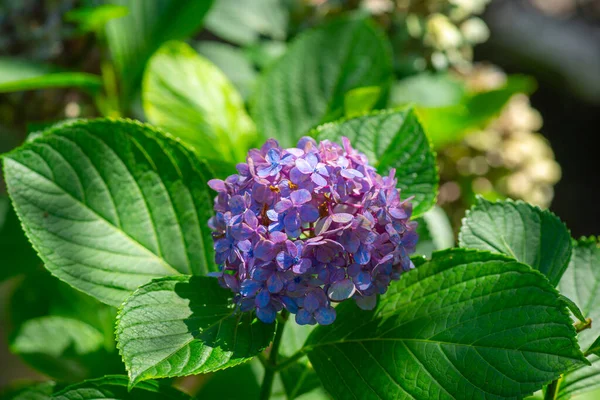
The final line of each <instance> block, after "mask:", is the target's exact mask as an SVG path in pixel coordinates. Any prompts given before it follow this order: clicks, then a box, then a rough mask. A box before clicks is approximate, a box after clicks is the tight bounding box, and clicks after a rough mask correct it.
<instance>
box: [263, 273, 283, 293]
mask: <svg viewBox="0 0 600 400" xmlns="http://www.w3.org/2000/svg"><path fill="white" fill-rule="evenodd" d="M267 289H269V292H271V293H279V292H281V289H283V280H282V279H281V277H280V276H279V274H277V273H274V274H272V275H271V276H270V277H269V279H267Z"/></svg>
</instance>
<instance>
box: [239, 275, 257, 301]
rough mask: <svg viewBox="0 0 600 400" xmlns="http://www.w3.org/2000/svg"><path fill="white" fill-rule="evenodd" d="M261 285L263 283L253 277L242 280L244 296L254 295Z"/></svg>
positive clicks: (241, 291) (242, 293)
mask: <svg viewBox="0 0 600 400" xmlns="http://www.w3.org/2000/svg"><path fill="white" fill-rule="evenodd" d="M261 286H262V285H261V284H260V283H259V282H256V281H253V280H252V279H246V280H245V281H244V282H242V286H241V290H240V293H241V295H242V296H244V297H252V296H254V295H255V294H256V292H258V290H259V289H260V288H261Z"/></svg>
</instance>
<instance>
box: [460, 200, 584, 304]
mask: <svg viewBox="0 0 600 400" xmlns="http://www.w3.org/2000/svg"><path fill="white" fill-rule="evenodd" d="M570 237H571V236H570V234H569V230H568V229H567V227H566V226H565V224H564V223H563V222H562V221H561V220H560V219H559V218H558V217H557V216H556V215H554V214H553V213H551V212H550V211H548V210H541V209H540V208H538V207H536V206H532V205H531V204H527V203H525V202H523V201H512V200H507V201H498V202H490V201H487V200H485V199H484V198H482V197H478V198H477V200H476V202H475V206H473V207H472V208H471V209H470V210H469V211H467V216H466V217H465V219H464V220H463V224H462V227H461V228H460V233H459V244H460V247H465V248H472V249H480V250H489V251H492V252H495V253H501V254H506V255H507V256H509V257H512V258H514V259H516V260H518V261H521V262H522V263H524V264H527V265H529V266H531V267H532V268H534V269H537V270H538V271H540V272H541V273H543V274H544V275H546V276H547V277H548V280H549V281H550V283H552V284H553V285H554V286H556V285H558V282H559V281H560V278H561V276H562V275H563V273H564V272H565V270H566V269H567V266H568V263H569V259H570V258H571V248H572V246H571V239H570ZM567 296H568V297H569V298H571V299H572V298H573V297H571V296H569V295H567Z"/></svg>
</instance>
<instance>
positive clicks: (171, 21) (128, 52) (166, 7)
mask: <svg viewBox="0 0 600 400" xmlns="http://www.w3.org/2000/svg"><path fill="white" fill-rule="evenodd" d="M111 3H113V4H114V5H119V6H123V7H127V9H128V10H129V14H127V16H125V17H123V18H118V19H112V20H110V21H108V23H107V24H106V39H107V42H108V47H109V49H110V52H111V54H112V58H113V61H114V63H115V66H116V67H117V70H118V71H119V75H120V78H121V80H120V82H121V87H122V92H123V98H124V100H125V103H128V102H129V101H130V100H131V97H132V95H134V94H135V91H136V90H137V89H138V87H139V84H140V83H141V80H142V73H143V71H144V68H145V66H146V62H147V61H148V59H149V58H150V56H151V55H152V53H154V52H155V51H156V50H157V49H158V48H159V47H160V46H161V45H162V44H163V43H164V42H166V41H169V40H180V39H185V38H187V37H188V36H190V35H192V34H193V33H195V32H197V31H198V30H199V29H200V27H201V26H202V22H203V20H204V16H205V15H206V13H207V12H208V10H209V9H210V7H211V5H212V3H213V0H202V1H197V0H154V1H137V0H113V1H112V2H111Z"/></svg>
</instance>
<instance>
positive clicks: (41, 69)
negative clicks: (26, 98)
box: [0, 57, 102, 93]
mask: <svg viewBox="0 0 600 400" xmlns="http://www.w3.org/2000/svg"><path fill="white" fill-rule="evenodd" d="M51 88H80V89H83V90H87V91H88V92H90V93H97V92H98V91H100V89H101V88H102V79H101V78H100V77H99V76H97V75H93V74H87V73H84V72H70V71H64V70H61V69H60V68H57V67H54V66H51V65H44V64H37V63H34V62H31V61H27V60H21V59H18V58H10V57H0V93H8V92H20V91H23V90H38V89H51Z"/></svg>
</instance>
